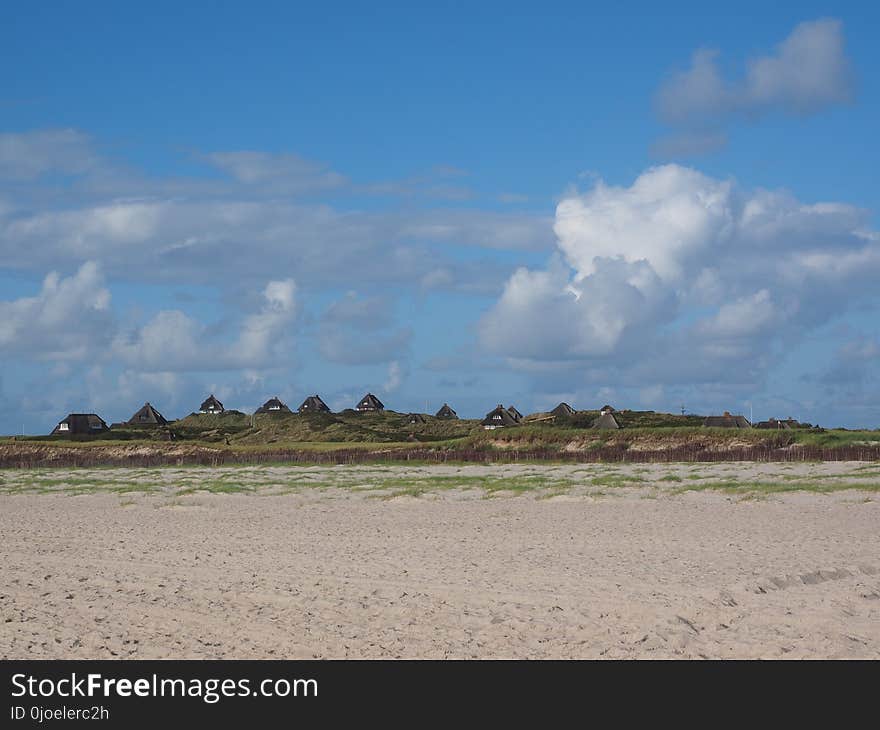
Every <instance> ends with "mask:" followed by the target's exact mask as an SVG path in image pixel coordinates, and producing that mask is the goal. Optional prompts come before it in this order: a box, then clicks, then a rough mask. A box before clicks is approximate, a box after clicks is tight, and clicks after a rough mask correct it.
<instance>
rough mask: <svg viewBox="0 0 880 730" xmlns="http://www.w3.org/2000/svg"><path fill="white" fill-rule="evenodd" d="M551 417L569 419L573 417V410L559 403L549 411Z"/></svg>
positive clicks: (565, 404) (566, 404)
mask: <svg viewBox="0 0 880 730" xmlns="http://www.w3.org/2000/svg"><path fill="white" fill-rule="evenodd" d="M550 415H551V416H556V417H557V418H560V417H562V418H570V417H571V416H573V415H574V408H572V407H571V406H570V405H568V403H560V404H559V405H558V406H556V408H554V409H553V410H552V411H550Z"/></svg>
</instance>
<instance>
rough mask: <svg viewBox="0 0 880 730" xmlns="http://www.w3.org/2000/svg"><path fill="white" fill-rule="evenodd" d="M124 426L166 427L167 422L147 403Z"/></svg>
mask: <svg viewBox="0 0 880 730" xmlns="http://www.w3.org/2000/svg"><path fill="white" fill-rule="evenodd" d="M125 425H126V426H167V425H168V421H166V420H165V417H164V416H163V415H162V414H161V413H159V411H157V410H156V409H155V408H153V406H151V405H150V404H149V403H144V406H143V408H141V409H140V410H139V411H138V412H137V413H135V414H134V415H133V416H132V417H131V418H129V419H128V420H127V421H126V422H125Z"/></svg>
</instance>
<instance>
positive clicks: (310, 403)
mask: <svg viewBox="0 0 880 730" xmlns="http://www.w3.org/2000/svg"><path fill="white" fill-rule="evenodd" d="M297 411H299V413H330V408H329V407H328V406H327V404H326V403H325V402H324V401H323V400H321V396H319V395H310V396H309V397H308V398H306V399H305V400H304V401H303V402H302V405H301V406H300V407H299V408H298V409H297Z"/></svg>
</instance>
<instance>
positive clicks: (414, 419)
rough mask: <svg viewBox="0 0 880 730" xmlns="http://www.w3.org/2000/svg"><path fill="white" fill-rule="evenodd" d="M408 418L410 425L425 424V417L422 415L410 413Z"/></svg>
mask: <svg viewBox="0 0 880 730" xmlns="http://www.w3.org/2000/svg"><path fill="white" fill-rule="evenodd" d="M408 418H409V422H410V423H425V417H424V416H423V415H422V414H421V413H410V414H409V416H408Z"/></svg>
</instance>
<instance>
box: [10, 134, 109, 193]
mask: <svg viewBox="0 0 880 730" xmlns="http://www.w3.org/2000/svg"><path fill="white" fill-rule="evenodd" d="M95 164H96V156H95V153H94V152H93V150H92V147H91V142H90V140H89V138H88V137H87V136H86V135H84V134H82V133H81V132H77V131H76V130H73V129H50V130H38V131H32V132H23V133H4V134H0V178H4V177H5V178H9V179H12V180H17V181H27V180H34V179H36V178H38V177H40V176H41V175H44V174H46V173H49V172H60V173H64V174H70V175H76V174H82V173H84V172H86V171H87V170H89V169H91V168H92V167H94V166H95Z"/></svg>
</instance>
